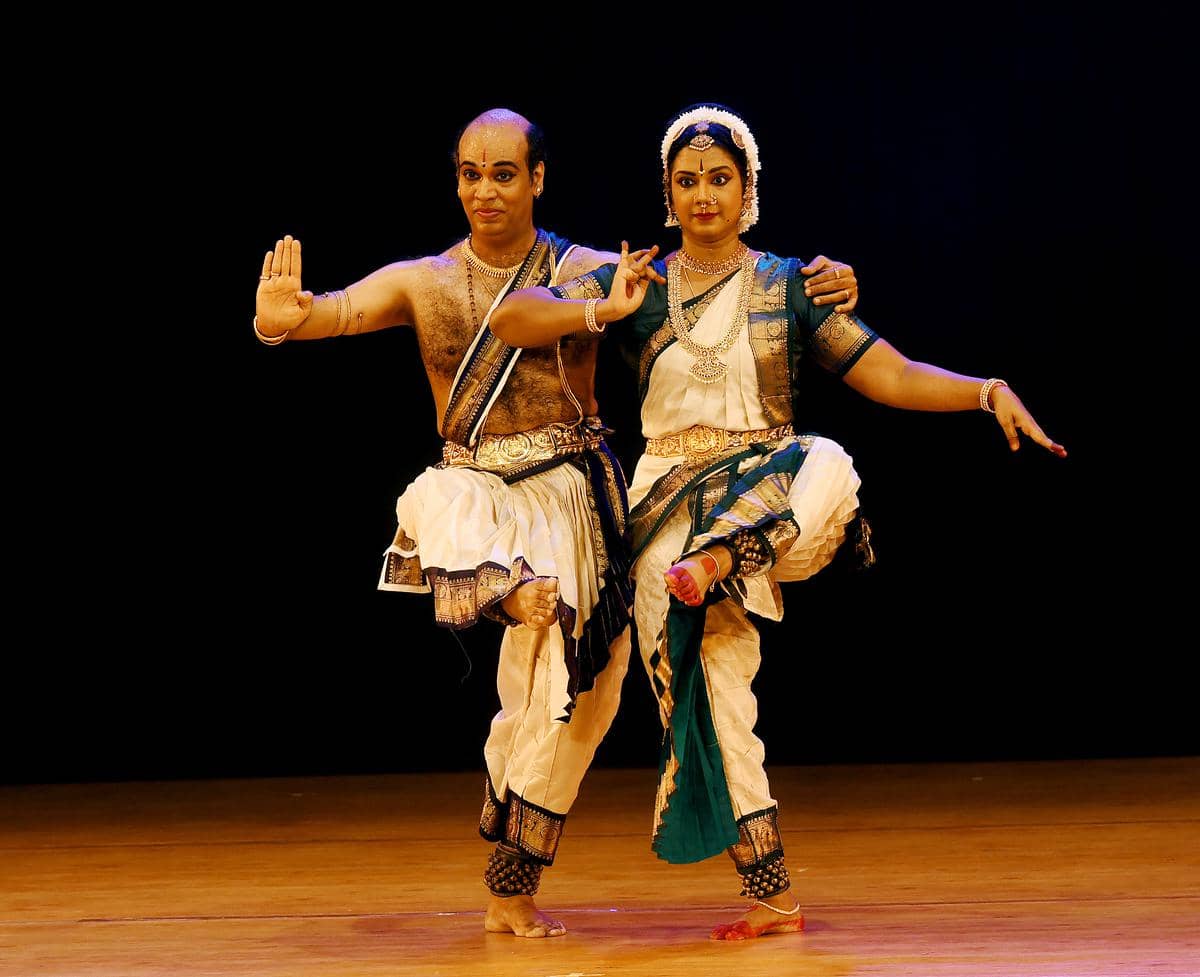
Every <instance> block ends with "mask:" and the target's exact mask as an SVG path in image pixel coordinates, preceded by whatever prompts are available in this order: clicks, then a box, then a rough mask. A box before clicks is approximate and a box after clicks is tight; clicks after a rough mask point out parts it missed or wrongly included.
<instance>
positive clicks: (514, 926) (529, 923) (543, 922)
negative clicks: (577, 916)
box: [483, 896, 567, 939]
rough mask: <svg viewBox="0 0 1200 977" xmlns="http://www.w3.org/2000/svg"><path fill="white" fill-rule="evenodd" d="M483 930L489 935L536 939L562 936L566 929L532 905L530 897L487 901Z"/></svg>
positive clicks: (508, 897) (496, 898)
mask: <svg viewBox="0 0 1200 977" xmlns="http://www.w3.org/2000/svg"><path fill="white" fill-rule="evenodd" d="M483 928H484V929H485V930H487V931H488V932H489V933H515V934H516V935H517V936H528V937H531V938H533V939H538V938H541V937H543V936H563V935H565V934H566V932H567V928H566V927H565V926H563V924H562V923H560V922H559V921H558V920H557V919H551V918H550V917H549V916H547V915H546V914H545V913H543V912H540V911H539V910H538V907H537V906H535V905H534V904H533V897H532V896H507V897H505V898H503V899H501V898H500V897H499V896H492V897H491V898H490V899H488V907H487V912H486V913H485V914H484V917H483Z"/></svg>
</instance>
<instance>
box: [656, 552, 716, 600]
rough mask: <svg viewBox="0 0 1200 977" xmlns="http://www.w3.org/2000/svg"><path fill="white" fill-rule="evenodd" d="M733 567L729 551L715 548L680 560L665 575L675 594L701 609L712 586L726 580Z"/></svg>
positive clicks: (670, 588) (668, 587) (668, 586)
mask: <svg viewBox="0 0 1200 977" xmlns="http://www.w3.org/2000/svg"><path fill="white" fill-rule="evenodd" d="M732 567H733V559H732V557H730V555H729V550H727V549H726V548H725V547H724V546H714V547H713V548H712V549H711V550H707V549H705V550H698V551H697V552H695V553H689V554H688V555H687V556H685V557H682V558H681V559H679V560H677V561H676V562H675V564H674V565H673V566H672V567H671V568H670V569H669V570H668V571H667V572H666V573H664V574H663V579H665V580H666V581H667V590H669V591H670V592H671V593H672V594H674V595H675V596H676V597H678V598H679V599H680V600H681V601H683V602H684V603H685V604H687V605H688V606H689V607H699V606H700V604H702V603H704V595H705V594H706V593H708V589H709V587H711V586H712V585H713V584H714V583H716V582H717V581H718V580H721V579H722V578H723V577H725V576H726V574H728V573H729V571H730V569H731V568H732Z"/></svg>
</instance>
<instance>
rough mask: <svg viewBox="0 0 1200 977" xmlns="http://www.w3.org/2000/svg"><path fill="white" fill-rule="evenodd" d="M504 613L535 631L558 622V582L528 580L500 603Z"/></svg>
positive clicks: (550, 578) (540, 579)
mask: <svg viewBox="0 0 1200 977" xmlns="http://www.w3.org/2000/svg"><path fill="white" fill-rule="evenodd" d="M500 606H501V607H503V608H504V613H505V614H507V615H508V616H509V617H512V618H516V619H517V620H518V621H520V622H521V623H522V624H524V625H525V626H526V627H530V628H533V629H535V630H537V629H540V628H548V627H550V625H551V624H553V623H554V622H555V621H557V620H558V610H557V607H558V581H557V580H556V579H554V577H534V578H533V579H532V580H527V581H525V583H523V584H521V585H520V586H519V587H517V589H516V590H514V591H513V592H512V593H511V594H509V595H508V596H507V597H505V598H504V599H503V600H502V601H500Z"/></svg>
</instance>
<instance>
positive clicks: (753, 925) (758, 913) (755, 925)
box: [708, 892, 804, 940]
mask: <svg viewBox="0 0 1200 977" xmlns="http://www.w3.org/2000/svg"><path fill="white" fill-rule="evenodd" d="M764 904H766V905H770V906H774V907H775V908H776V909H779V910H782V912H772V911H771V910H770V909H765V908H763V905H764ZM785 914H786V915H785ZM803 929H804V914H803V913H802V912H800V903H799V902H797V901H796V897H795V896H793V895H792V894H791V892H781V893H780V894H779V895H777V896H771V897H770V898H769V899H760V900H759V901H758V902H755V903H751V905H750V909H749V910H748V911H747V912H746V913H744V914H743V915H742V918H741V919H739V920H737V921H736V922H733V923H722V924H721V925H720V926H717V927H714V929H713V931H712V932H711V933H710V934H709V935H708V938H709V939H710V940H753V939H754V938H755V937H759V936H765V935H766V934H768V933H799V932H800V931H801V930H803Z"/></svg>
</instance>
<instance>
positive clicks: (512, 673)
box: [379, 463, 630, 863]
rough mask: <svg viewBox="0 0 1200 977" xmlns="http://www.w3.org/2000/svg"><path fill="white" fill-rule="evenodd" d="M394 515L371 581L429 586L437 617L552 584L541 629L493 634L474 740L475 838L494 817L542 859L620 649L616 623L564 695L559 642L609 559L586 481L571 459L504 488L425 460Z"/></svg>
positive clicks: (615, 683)
mask: <svg viewBox="0 0 1200 977" xmlns="http://www.w3.org/2000/svg"><path fill="white" fill-rule="evenodd" d="M617 475H618V476H619V471H618V472H617ZM396 516H397V520H398V524H399V529H398V531H397V533H396V539H395V541H394V542H393V544H392V545H391V546H390V547H388V550H387V552H386V554H385V564H384V569H383V574H382V575H381V579H380V583H379V586H380V588H381V589H384V590H397V591H409V592H419V593H427V592H430V591H432V593H433V597H434V604H435V615H436V617H437V620H438V622H439V623H441V624H443V625H446V626H449V627H466V626H468V625H470V624H473V623H474V622H475V621H476V620H478V618H479V616H480V614H488V613H492V614H495V613H496V612H497V611H498V610H499V602H500V601H501V600H503V598H504V597H505V596H507V595H508V594H509V593H510V592H511V591H512V590H513V589H515V588H516V587H517V586H519V585H521V584H522V583H524V582H526V581H529V580H532V579H534V578H535V577H548V578H554V579H555V580H556V581H557V582H558V621H557V622H556V623H555V624H553V625H551V626H550V627H549V628H544V629H540V630H534V629H531V628H529V627H526V626H525V625H515V626H510V627H506V628H505V630H504V637H503V639H502V641H501V645H500V660H499V665H498V671H497V689H498V692H499V697H500V711H499V712H497V714H496V716H495V718H494V719H493V720H492V725H491V732H490V734H489V736H488V738H487V742H486V744H485V746H484V758H485V761H486V765H487V770H488V780H489V785H488V791H487V796H486V797H485V805H484V806H485V810H484V822H485V824H483V825H481V830H482V831H483V832H484V834H485V836H487V837H492V835H493V834H496V835H500V836H503V835H504V833H505V827H504V825H505V822H507V823H508V824H510V825H512V830H513V831H514V832H515V833H516V834H518V835H519V836H520V837H517V838H506V840H507V841H509V842H511V843H512V844H514V845H516V846H517V847H520V848H522V849H524V850H526V852H527V854H529V855H531V856H533V857H537V858H540V859H541V860H543V861H545V862H546V863H549V862H550V861H552V860H553V854H554V848H555V847H556V845H557V838H558V833H560V832H561V825H562V820H563V818H564V817H565V815H566V813H567V812H568V811H569V810H570V807H571V805H572V803H573V802H574V800H575V797H576V795H577V794H578V792H579V785H580V782H581V781H582V779H583V776H584V774H585V772H586V771H587V768H588V766H589V764H590V763H591V760H592V757H593V755H594V754H595V751H596V748H597V746H598V745H599V743H600V741H601V739H603V737H604V734H605V733H606V732H607V731H608V728H609V726H610V725H611V724H612V720H613V717H614V716H615V715H616V710H617V705H618V702H619V699H620V689H621V682H622V680H623V678H624V676H625V671H626V668H627V667H628V660H629V652H630V639H629V629H628V627H627V626H624V624H623V623H622V626H621V628H620V630H619V632H618V633H617V634H616V635H610V638H611V641H610V643H609V644H608V649H607V650H608V660H607V663H606V664H604V665H603V667H602V668H601V669H599V671H598V672H597V673H596V674H595V675H594V676H590V675H589V676H588V678H587V680H586V682H585V684H584V687H583V690H578V691H577V689H578V687H579V674H578V668H576V669H574V670H573V668H572V666H571V664H570V662H569V659H570V657H571V656H569V655H568V654H567V646H568V644H570V645H571V647H572V648H575V647H578V646H579V645H580V643H581V642H582V641H583V640H584V633H585V630H586V629H587V626H588V622H589V619H590V618H591V617H592V615H593V612H598V611H597V609H598V607H599V605H600V604H601V603H602V602H603V600H604V596H605V594H604V591H605V589H606V584H605V580H604V574H605V570H606V568H607V566H608V560H609V554H608V552H607V549H606V546H605V542H604V539H603V537H602V535H601V527H600V519H599V515H598V513H597V512H596V511H595V507H594V506H593V504H592V501H591V498H590V496H589V485H588V476H587V475H586V474H585V473H584V472H582V471H580V470H579V468H577V467H576V466H575V465H574V464H571V463H563V464H559V465H557V466H556V467H554V468H551V469H549V470H548V471H544V472H541V473H539V474H535V475H530V476H528V477H526V478H523V479H521V480H519V481H516V482H514V483H512V484H508V483H506V482H505V481H504V480H503V479H501V478H500V477H498V476H497V475H494V474H492V473H490V472H484V471H478V470H475V469H471V468H456V467H448V468H430V469H427V470H426V471H425V472H424V473H422V474H421V475H420V476H418V477H417V479H416V480H415V481H414V482H413V483H412V484H411V485H410V486H409V487H408V489H406V491H405V492H404V494H403V495H402V496H401V497H400V499H399V500H398V502H397V505H396ZM499 616H500V617H501V618H503V617H504V616H505V615H503V612H500V614H499ZM583 664H586V663H583ZM593 682H594V684H593ZM514 795H515V796H516V807H515V808H514V807H513V806H512V805H511V804H510V801H512V800H513V799H514ZM514 812H515V813H514ZM489 819H490V823H489ZM539 821H540V822H541V823H534V822H539ZM514 822H516V823H514Z"/></svg>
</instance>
